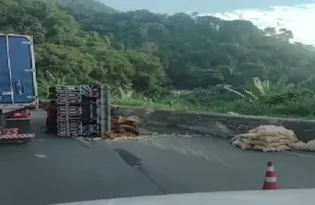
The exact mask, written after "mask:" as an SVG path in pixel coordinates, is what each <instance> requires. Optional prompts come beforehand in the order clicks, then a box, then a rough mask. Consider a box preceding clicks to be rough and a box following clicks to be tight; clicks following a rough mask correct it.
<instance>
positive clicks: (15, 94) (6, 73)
mask: <svg viewBox="0 0 315 205" xmlns="http://www.w3.org/2000/svg"><path fill="white" fill-rule="evenodd" d="M34 74H35V70H34V56H33V49H32V41H31V38H29V37H28V36H22V35H0V104H2V105H4V104H6V105H11V104H30V103H32V102H35V101H36V95H37V94H36V84H35V75H34Z"/></svg>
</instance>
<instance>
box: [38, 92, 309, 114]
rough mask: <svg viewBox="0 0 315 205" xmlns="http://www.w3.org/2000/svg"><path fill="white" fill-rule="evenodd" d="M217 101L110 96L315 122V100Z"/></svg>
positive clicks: (134, 102)
mask: <svg viewBox="0 0 315 205" xmlns="http://www.w3.org/2000/svg"><path fill="white" fill-rule="evenodd" d="M218 98H219V97H217V96H216V95H213V94H206V93H197V94H189V95H186V96H179V95H171V96H170V95H168V96H164V97H158V98H157V97H156V98H155V99H151V98H148V97H144V96H142V95H138V94H136V93H134V92H133V91H124V90H122V89H119V90H118V91H116V92H113V93H112V94H111V104H113V105H120V106H129V107H130V106H134V107H141V108H154V109H163V110H171V111H197V112H217V113H228V112H234V113H239V114H243V115H256V116H273V117H291V118H292V117H296V118H304V119H314V116H315V113H314V111H315V100H314V99H313V98H312V99H308V98H306V99H303V100H300V101H295V102H287V103H286V104H279V105H272V106H271V105H266V104H262V103H258V102H250V101H248V100H247V99H242V98H239V99H237V98H236V99H235V98H234V100H229V99H221V100H219V99H218ZM40 99H41V101H47V99H46V98H45V97H42V98H40Z"/></svg>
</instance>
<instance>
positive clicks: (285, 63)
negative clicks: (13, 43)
mask: <svg viewBox="0 0 315 205" xmlns="http://www.w3.org/2000/svg"><path fill="white" fill-rule="evenodd" d="M0 14H1V18H0V30H1V31H2V32H7V33H21V34H23V33H27V34H31V35H33V36H34V40H35V51H36V65H37V70H38V72H37V75H38V81H39V84H40V95H41V97H43V98H45V97H46V96H47V87H49V85H55V84H78V83H88V82H89V83H91V82H94V83H106V84H109V85H110V86H111V88H112V93H113V100H114V103H116V104H124V105H137V106H150V107H159V108H167V109H180V110H206V111H217V112H229V111H231V112H237V113H242V114H255V115H291V116H312V115H313V112H314V111H315V100H314V90H315V75H314V74H315V72H314V71H315V51H314V47H312V46H308V45H303V44H301V43H294V44H292V43H289V42H290V40H291V39H292V37H293V35H292V33H291V32H290V31H289V30H286V29H281V30H280V31H279V32H276V31H275V29H274V28H267V29H265V30H260V29H258V28H257V27H256V26H254V25H253V24H252V23H251V22H248V21H240V20H237V21H224V20H221V19H219V18H215V17H211V16H198V15H197V14H194V15H187V14H184V13H178V14H175V15H162V14H154V13H150V12H148V11H145V10H139V11H130V12H119V11H116V10H114V9H112V8H109V7H106V6H105V5H103V4H101V3H98V2H96V1H92V0H91V1H87V0H0ZM170 88H175V89H178V90H190V91H192V92H190V93H185V94H174V93H172V92H170V91H169V90H170Z"/></svg>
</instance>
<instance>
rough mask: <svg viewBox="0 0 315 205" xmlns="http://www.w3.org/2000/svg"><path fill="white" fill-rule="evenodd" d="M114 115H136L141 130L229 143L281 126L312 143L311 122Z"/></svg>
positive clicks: (146, 111)
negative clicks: (215, 138) (262, 127)
mask: <svg viewBox="0 0 315 205" xmlns="http://www.w3.org/2000/svg"><path fill="white" fill-rule="evenodd" d="M115 113H117V114H119V115H122V116H130V115H136V116H138V117H140V118H141V119H142V120H143V126H144V128H146V129H149V130H151V131H154V132H159V133H174V132H181V133H198V134H204V135H210V136H218V137H223V138H227V139H230V138H232V137H234V136H235V135H237V134H240V133H246V132H247V131H248V130H250V129H253V128H255V127H258V126H260V125H277V126H281V125H282V126H284V127H285V128H287V129H291V130H293V131H294V132H295V134H296V135H297V137H298V138H299V140H301V141H309V140H312V139H315V120H304V119H289V118H277V117H264V116H245V115H236V114H218V113H209V112H207V113H203V112H177V111H167V110H156V109H151V108H135V107H117V108H116V109H115Z"/></svg>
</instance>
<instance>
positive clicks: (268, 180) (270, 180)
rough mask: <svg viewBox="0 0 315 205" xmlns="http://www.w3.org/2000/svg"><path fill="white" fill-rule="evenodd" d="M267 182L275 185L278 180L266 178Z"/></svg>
mask: <svg viewBox="0 0 315 205" xmlns="http://www.w3.org/2000/svg"><path fill="white" fill-rule="evenodd" d="M265 182H268V183H274V182H277V178H276V177H266V178H265Z"/></svg>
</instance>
